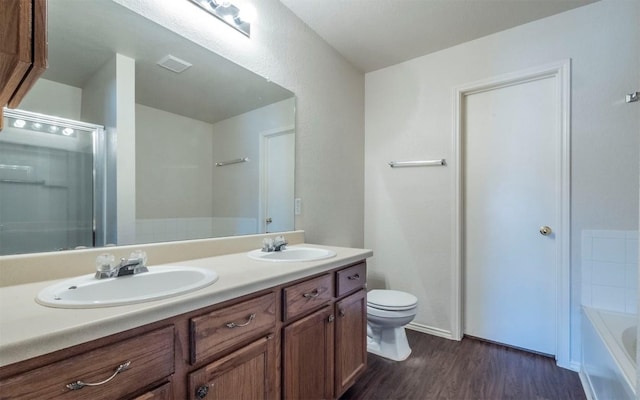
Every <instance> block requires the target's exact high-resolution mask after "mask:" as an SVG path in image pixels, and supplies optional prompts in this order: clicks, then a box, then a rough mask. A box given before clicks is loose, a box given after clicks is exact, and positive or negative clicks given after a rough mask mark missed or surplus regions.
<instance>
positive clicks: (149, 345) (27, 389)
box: [0, 326, 174, 400]
mask: <svg viewBox="0 0 640 400" xmlns="http://www.w3.org/2000/svg"><path fill="white" fill-rule="evenodd" d="M173 336H174V333H173V326H170V327H166V328H162V329H158V330H156V331H152V332H149V333H145V334H143V335H140V336H137V337H134V338H131V339H127V340H124V341H122V342H120V343H115V344H111V345H109V346H105V347H101V348H99V349H96V350H92V351H89V352H87V353H84V354H80V355H77V356H75V357H71V358H68V359H66V360H63V361H59V362H56V363H53V364H49V365H46V366H44V367H41V368H37V369H34V370H32V371H29V372H26V373H24V374H21V375H18V376H15V377H12V378H8V379H5V380H3V381H1V382H0V387H1V388H2V390H1V392H2V393H1V394H0V397H1V398H9V399H91V400H99V399H105V400H106V399H109V400H112V399H120V398H123V397H127V396H128V395H131V394H132V393H134V392H136V391H138V390H140V389H142V388H144V387H145V386H149V385H151V384H153V383H154V382H157V381H160V380H162V379H165V378H166V377H168V376H169V375H171V374H172V373H173V370H174V365H173V359H174V347H173ZM129 361H130V364H129V367H128V368H126V369H124V370H122V371H121V372H120V373H118V374H117V375H115V376H114V377H113V379H112V380H110V381H108V382H105V383H104V384H102V385H99V386H85V387H83V388H81V389H77V390H71V389H69V388H68V387H67V385H68V384H73V383H76V382H78V381H82V382H85V383H95V382H101V381H105V380H107V378H109V377H111V376H112V375H114V373H115V371H116V369H117V368H118V366H119V365H122V364H125V363H126V362H129Z"/></svg>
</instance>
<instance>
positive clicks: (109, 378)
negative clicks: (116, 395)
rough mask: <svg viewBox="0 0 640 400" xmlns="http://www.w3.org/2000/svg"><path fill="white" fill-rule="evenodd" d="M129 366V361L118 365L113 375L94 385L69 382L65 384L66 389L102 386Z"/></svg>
mask: <svg viewBox="0 0 640 400" xmlns="http://www.w3.org/2000/svg"><path fill="white" fill-rule="evenodd" d="M130 365H131V361H127V362H125V363H123V364H120V365H118V368H116V371H115V372H114V373H113V375H111V376H110V377H108V378H107V379H105V380H103V381H100V382H95V383H89V382H83V381H75V382H71V383H69V384H67V385H66V386H67V389H69V390H80V389H82V388H83V387H85V386H100V385H104V384H105V383H108V382H110V381H111V380H112V379H113V378H115V377H116V375H118V374H119V373H120V372H122V371H124V370H126V369H128V368H129V366H130Z"/></svg>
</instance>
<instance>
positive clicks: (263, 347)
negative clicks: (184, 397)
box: [188, 336, 277, 400]
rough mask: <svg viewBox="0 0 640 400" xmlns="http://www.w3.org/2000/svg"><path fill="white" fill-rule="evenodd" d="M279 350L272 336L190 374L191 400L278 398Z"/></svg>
mask: <svg viewBox="0 0 640 400" xmlns="http://www.w3.org/2000/svg"><path fill="white" fill-rule="evenodd" d="M275 350H276V348H275V340H274V338H273V337H272V336H267V337H264V338H262V339H259V340H256V341H255V342H253V343H251V344H249V345H247V346H245V347H242V348H241V349H239V350H237V351H235V352H233V353H231V354H229V355H228V356H226V357H223V358H221V359H219V360H217V361H214V362H212V363H211V364H208V365H206V366H204V367H202V368H200V369H199V370H197V371H195V372H192V373H191V374H189V397H188V398H189V399H193V400H200V399H207V400H209V399H211V400H217V399H219V400H227V399H234V400H255V399H273V398H276V397H277V396H276V393H275V389H276V383H277V382H276V379H277V377H276V368H277V363H276V358H275V357H276V351H275Z"/></svg>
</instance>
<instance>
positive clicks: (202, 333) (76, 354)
mask: <svg viewBox="0 0 640 400" xmlns="http://www.w3.org/2000/svg"><path fill="white" fill-rule="evenodd" d="M260 253H263V254H260ZM275 253H279V254H275ZM371 255H372V252H371V251H369V250H363V249H352V248H340V247H325V246H314V245H307V244H298V245H293V246H290V247H288V248H287V249H286V250H285V251H282V252H273V253H267V252H259V251H258V252H255V251H254V252H247V251H242V252H236V253H232V254H224V255H216V256H213V257H205V258H199V259H195V260H188V261H181V262H179V263H169V264H168V265H161V266H150V267H149V268H148V270H149V271H148V272H144V273H141V274H138V275H131V276H124V277H119V278H109V279H105V280H98V279H95V278H93V279H91V277H80V278H71V279H69V278H67V279H65V280H62V281H55V282H52V281H46V282H35V283H27V284H22V285H14V286H7V287H4V288H1V289H0V304H2V312H1V313H0V324H1V326H2V328H1V333H0V365H2V366H1V367H0V398H2V399H4V398H11V399H33V398H65V399H145V400H146V399H230V398H234V399H272V398H276V399H277V398H285V399H302V398H304V399H312V398H317V399H330V398H338V397H339V396H341V395H342V394H343V393H344V392H345V391H346V390H347V389H348V388H349V387H350V386H351V385H352V384H353V383H354V381H355V380H356V379H357V378H358V376H359V375H360V374H361V373H362V372H363V371H364V369H365V368H366V264H365V259H366V258H367V257H370V256H371ZM150 258H151V257H150ZM180 271H182V272H180ZM187 271H188V272H187ZM198 274H201V275H198ZM136 280H138V281H139V282H140V283H134V282H135V281H136ZM203 280H209V281H208V282H207V283H206V284H203V283H202V282H203ZM99 281H104V283H98V284H96V282H99ZM119 283H122V284H123V285H120V286H121V287H120V288H118V286H119V285H118V284H119ZM172 283H173V284H172ZM68 285H70V286H68ZM92 285H93V287H92ZM180 285H184V287H191V286H193V285H195V286H193V287H196V286H198V285H200V286H202V285H204V287H199V288H197V287H196V288H195V289H193V288H189V289H185V291H184V293H182V294H180V293H172V294H167V293H168V292H170V291H171V290H172V289H175V288H176V287H178V286H180ZM46 296H49V298H48V299H47V298H46ZM145 296H146V297H145ZM167 296H170V297H167ZM36 297H39V298H38V302H36V301H35V298H36ZM56 297H57V298H58V300H56V299H55V298H56ZM96 297H100V298H99V299H98V300H96ZM95 301H98V303H95ZM47 302H50V303H51V304H49V305H47V306H45V305H43V304H47ZM56 302H60V304H55V303H56ZM92 302H94V303H93V304H92ZM100 302H103V303H101V304H99V303H100ZM110 302H112V303H110ZM52 305H53V307H52ZM62 307H63V308H62ZM87 307H91V308H87ZM70 308H71V309H70Z"/></svg>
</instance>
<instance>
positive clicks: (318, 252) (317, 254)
mask: <svg viewBox="0 0 640 400" xmlns="http://www.w3.org/2000/svg"><path fill="white" fill-rule="evenodd" d="M247 255H248V256H249V258H252V259H254V260H260V261H270V262H301V261H317V260H324V259H325V258H331V257H335V255H336V252H335V251H331V250H326V249H318V248H315V247H287V248H285V249H284V250H282V251H272V252H265V251H262V250H261V249H258V250H253V251H250V252H249V253H248V254H247Z"/></svg>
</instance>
